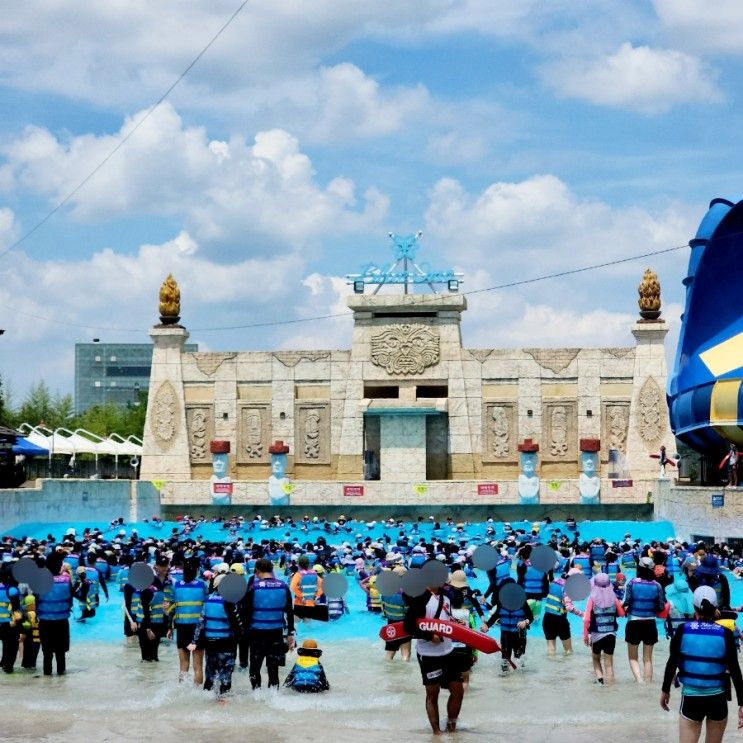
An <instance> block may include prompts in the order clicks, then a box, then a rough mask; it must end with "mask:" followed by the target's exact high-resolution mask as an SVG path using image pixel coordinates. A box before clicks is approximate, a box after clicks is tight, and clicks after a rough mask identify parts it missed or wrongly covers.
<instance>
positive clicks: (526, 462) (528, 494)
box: [518, 439, 539, 506]
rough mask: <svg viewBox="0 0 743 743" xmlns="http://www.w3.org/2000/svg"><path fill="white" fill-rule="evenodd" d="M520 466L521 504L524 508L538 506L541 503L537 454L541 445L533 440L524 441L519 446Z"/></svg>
mask: <svg viewBox="0 0 743 743" xmlns="http://www.w3.org/2000/svg"><path fill="white" fill-rule="evenodd" d="M518 450H519V465H520V466H521V472H520V474H519V485H518V487H519V502H520V503H521V505H524V506H531V505H537V504H538V503H539V475H538V474H537V452H538V451H539V444H535V443H534V442H533V441H532V440H531V439H524V442H523V443H522V444H519V446H518Z"/></svg>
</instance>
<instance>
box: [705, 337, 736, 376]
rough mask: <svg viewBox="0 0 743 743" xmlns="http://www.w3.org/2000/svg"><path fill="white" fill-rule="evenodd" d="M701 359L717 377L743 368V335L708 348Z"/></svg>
mask: <svg viewBox="0 0 743 743" xmlns="http://www.w3.org/2000/svg"><path fill="white" fill-rule="evenodd" d="M699 358H700V359H701V360H702V362H703V363H704V365H705V366H706V367H707V368H708V369H709V370H710V371H711V372H712V374H714V375H715V376H716V377H719V376H721V375H722V374H727V373H728V372H731V371H733V369H737V368H738V367H739V366H743V333H738V335H734V336H733V337H732V338H728V339H727V340H726V341H723V342H722V343H718V344H717V345H716V346H712V348H708V349H707V350H706V351H704V352H703V353H700V354H699Z"/></svg>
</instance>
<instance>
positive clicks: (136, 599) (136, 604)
mask: <svg viewBox="0 0 743 743" xmlns="http://www.w3.org/2000/svg"><path fill="white" fill-rule="evenodd" d="M129 612H130V614H131V615H132V617H134V619H136V620H137V621H138V622H141V621H142V594H141V592H140V591H132V599H131V601H130V603H129Z"/></svg>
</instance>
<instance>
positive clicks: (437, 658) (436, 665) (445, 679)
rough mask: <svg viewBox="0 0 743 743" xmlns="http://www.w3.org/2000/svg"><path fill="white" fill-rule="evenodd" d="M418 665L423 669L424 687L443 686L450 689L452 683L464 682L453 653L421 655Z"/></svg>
mask: <svg viewBox="0 0 743 743" xmlns="http://www.w3.org/2000/svg"><path fill="white" fill-rule="evenodd" d="M418 664H419V665H420V668H421V677H422V678H423V686H441V687H443V688H444V689H448V688H449V684H450V683H456V682H457V681H459V682H461V681H462V672H461V671H458V670H457V669H456V668H455V666H454V662H453V658H452V653H449V654H448V655H419V656H418Z"/></svg>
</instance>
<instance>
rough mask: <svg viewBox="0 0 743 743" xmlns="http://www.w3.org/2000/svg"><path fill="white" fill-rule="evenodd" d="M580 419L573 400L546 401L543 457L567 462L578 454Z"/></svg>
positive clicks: (543, 418) (543, 419)
mask: <svg viewBox="0 0 743 743" xmlns="http://www.w3.org/2000/svg"><path fill="white" fill-rule="evenodd" d="M577 428H578V421H577V417H576V404H575V402H573V401H566V402H554V403H546V404H545V405H544V410H543V413H542V430H543V432H544V441H545V445H544V446H543V447H542V450H541V451H542V452H544V453H543V454H542V457H543V459H545V460H551V461H557V462H565V461H568V460H571V459H575V457H576V456H577V441H576V434H577Z"/></svg>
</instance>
